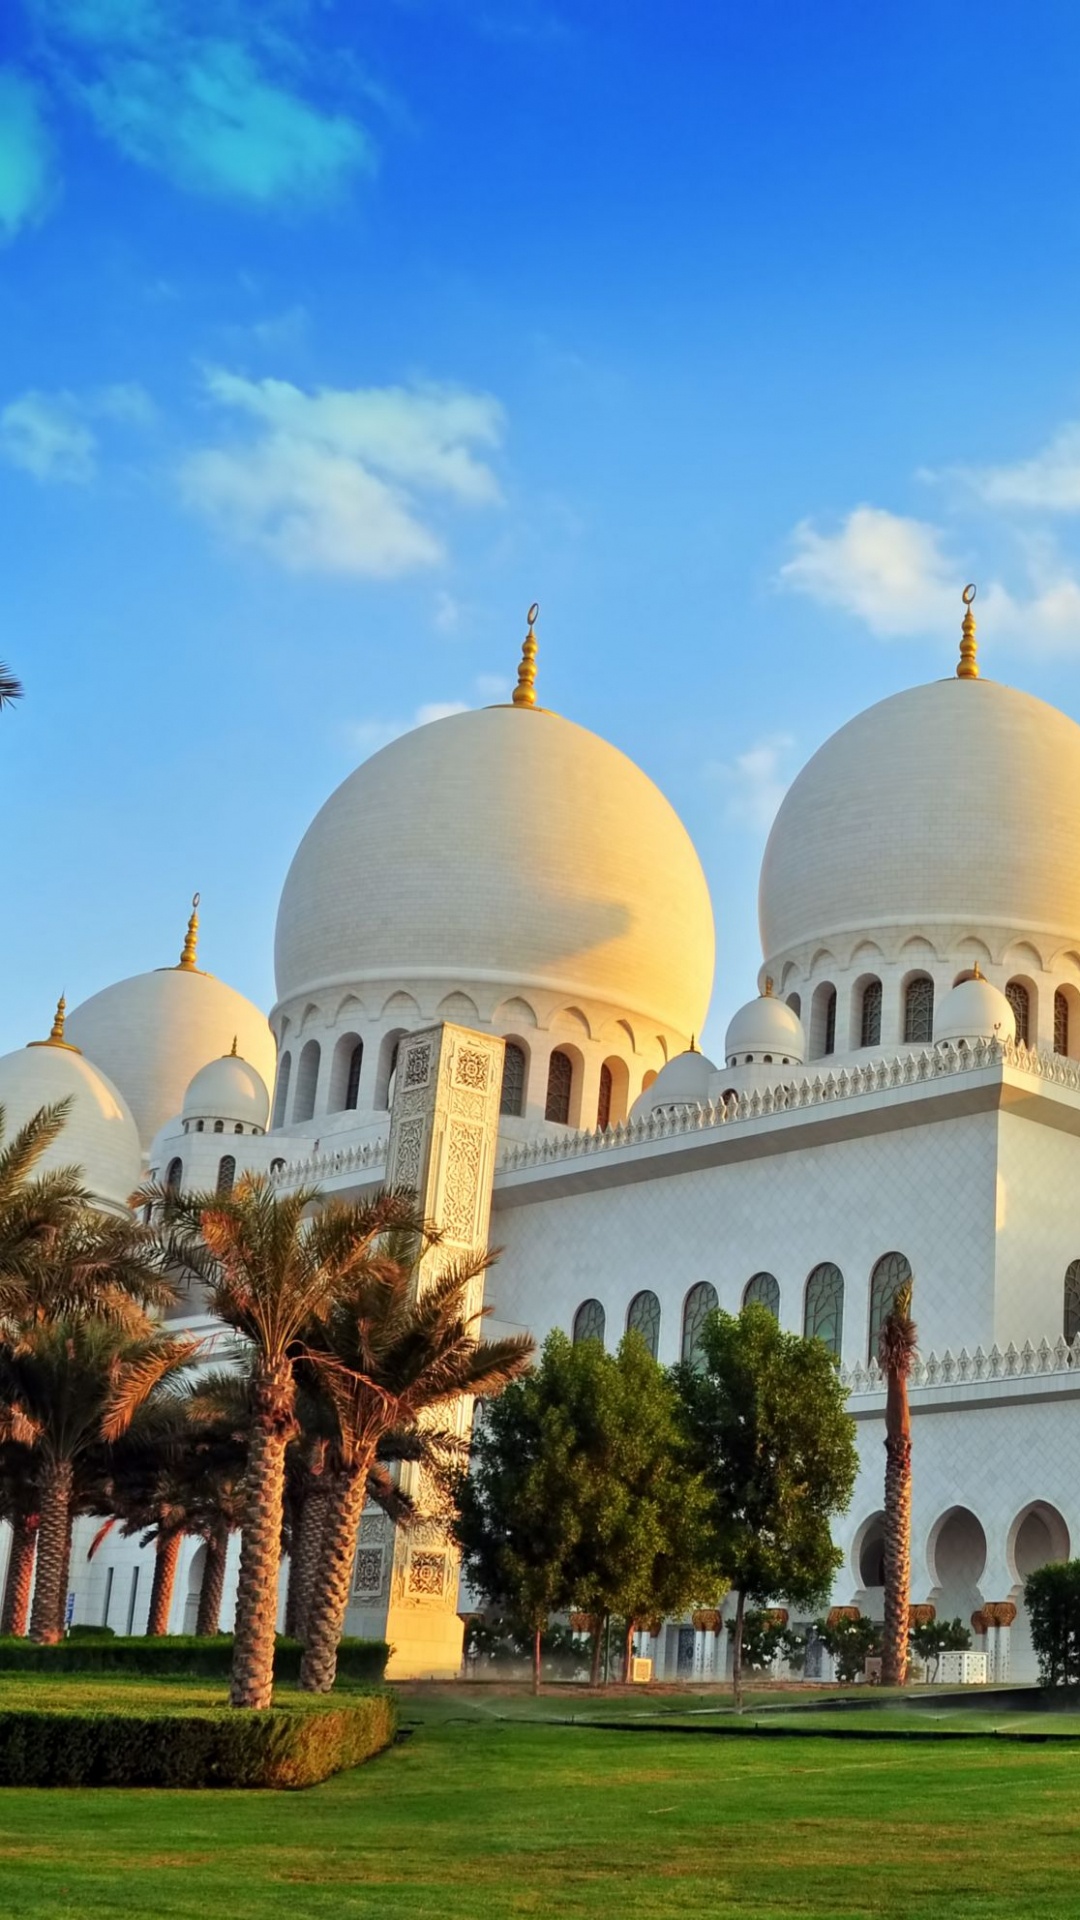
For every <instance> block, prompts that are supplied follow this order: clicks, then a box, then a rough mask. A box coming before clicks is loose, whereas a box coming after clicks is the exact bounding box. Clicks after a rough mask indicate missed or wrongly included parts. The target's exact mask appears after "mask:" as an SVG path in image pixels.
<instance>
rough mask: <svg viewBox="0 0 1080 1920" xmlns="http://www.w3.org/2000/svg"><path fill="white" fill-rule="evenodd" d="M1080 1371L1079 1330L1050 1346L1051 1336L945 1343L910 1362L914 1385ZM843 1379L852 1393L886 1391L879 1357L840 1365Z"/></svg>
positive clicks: (916, 1356)
mask: <svg viewBox="0 0 1080 1920" xmlns="http://www.w3.org/2000/svg"><path fill="white" fill-rule="evenodd" d="M1074 1370H1076V1371H1077V1372H1080V1334H1078V1335H1077V1337H1076V1339H1075V1340H1074V1341H1072V1343H1071V1344H1070V1343H1069V1342H1068V1341H1067V1340H1063V1339H1058V1340H1056V1341H1055V1342H1054V1344H1053V1346H1051V1344H1050V1342H1049V1341H1048V1340H1040V1341H1039V1344H1038V1346H1037V1347H1033V1346H1032V1344H1031V1341H1030V1340H1025V1341H1024V1344H1023V1346H1022V1347H1015V1346H1014V1345H1013V1343H1012V1341H1011V1340H1010V1342H1009V1344H1008V1346H1007V1347H1004V1348H1002V1347H999V1346H997V1345H996V1344H995V1345H994V1346H992V1347H991V1348H990V1351H989V1353H985V1352H984V1351H983V1349H982V1347H976V1349H975V1351H974V1353H969V1352H968V1350H967V1348H966V1347H961V1349H960V1351H959V1353H953V1352H951V1350H950V1349H949V1348H948V1347H946V1348H945V1351H944V1353H940V1354H938V1353H928V1354H926V1355H925V1356H924V1355H922V1354H916V1355H915V1358H914V1360H913V1361H912V1364H911V1375H910V1384H911V1386H912V1387H942V1386H945V1387H950V1386H959V1385H963V1384H964V1383H965V1382H967V1381H969V1380H1026V1379H1030V1378H1034V1377H1035V1376H1037V1375H1038V1374H1043V1373H1071V1372H1073V1371H1074ZM840 1379H841V1382H842V1384H843V1385H844V1386H845V1387H846V1388H847V1390H848V1392H849V1393H850V1394H860V1393H884V1391H885V1375H884V1374H883V1373H882V1371H881V1368H880V1367H879V1366H878V1363H877V1361H876V1360H871V1361H870V1362H869V1364H868V1365H867V1366H865V1367H861V1366H860V1367H841V1369H840Z"/></svg>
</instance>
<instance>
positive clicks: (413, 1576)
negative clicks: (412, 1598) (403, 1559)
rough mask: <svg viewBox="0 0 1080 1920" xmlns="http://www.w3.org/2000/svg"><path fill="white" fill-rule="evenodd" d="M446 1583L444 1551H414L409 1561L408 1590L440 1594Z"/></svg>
mask: <svg viewBox="0 0 1080 1920" xmlns="http://www.w3.org/2000/svg"><path fill="white" fill-rule="evenodd" d="M445 1584H446V1555H445V1553H414V1554H413V1555H412V1558H411V1559H410V1561H409V1592H410V1593H433V1594H439V1595H441V1594H442V1590H443V1587H444V1586H445Z"/></svg>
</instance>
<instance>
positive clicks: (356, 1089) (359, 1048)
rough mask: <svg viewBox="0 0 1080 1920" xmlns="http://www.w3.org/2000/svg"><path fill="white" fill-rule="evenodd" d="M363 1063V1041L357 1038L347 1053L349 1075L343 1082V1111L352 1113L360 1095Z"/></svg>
mask: <svg viewBox="0 0 1080 1920" xmlns="http://www.w3.org/2000/svg"><path fill="white" fill-rule="evenodd" d="M363 1064H364V1043H363V1041H362V1040H358V1041H357V1043H356V1045H355V1047H354V1048H353V1050H352V1052H351V1053H350V1055H349V1077H348V1079H347V1080H346V1082H345V1111H346V1112H347V1113H353V1112H355V1109H356V1102H357V1100H358V1099H359V1097H360V1069H361V1068H362V1066H363Z"/></svg>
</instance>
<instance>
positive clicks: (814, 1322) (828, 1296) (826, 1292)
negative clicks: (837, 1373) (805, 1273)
mask: <svg viewBox="0 0 1080 1920" xmlns="http://www.w3.org/2000/svg"><path fill="white" fill-rule="evenodd" d="M803 1332H804V1334H805V1335H806V1338H807V1339H808V1340H824V1342H825V1345H826V1346H827V1347H828V1349H829V1352H830V1353H831V1354H833V1355H834V1356H835V1358H836V1359H837V1360H839V1358H840V1345H841V1341H842V1339H843V1333H844V1276H843V1274H842V1273H841V1271H840V1269H839V1267H836V1266H834V1265H833V1263H832V1261H831V1260H824V1261H823V1262H822V1264H821V1265H820V1266H819V1267H815V1268H814V1271H813V1273H812V1274H811V1275H810V1278H809V1280H808V1281H807V1283H806V1311H805V1314H804V1318H803Z"/></svg>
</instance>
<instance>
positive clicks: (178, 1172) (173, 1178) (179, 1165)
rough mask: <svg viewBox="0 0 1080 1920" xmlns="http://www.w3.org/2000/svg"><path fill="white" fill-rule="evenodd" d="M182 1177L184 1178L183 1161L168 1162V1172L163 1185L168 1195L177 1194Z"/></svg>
mask: <svg viewBox="0 0 1080 1920" xmlns="http://www.w3.org/2000/svg"><path fill="white" fill-rule="evenodd" d="M183 1177H184V1163H183V1161H182V1160H170V1161H169V1167H168V1172H167V1173H166V1175H165V1185H166V1187H167V1188H168V1190H169V1192H170V1193H179V1191H180V1182H181V1180H182V1179H183Z"/></svg>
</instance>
